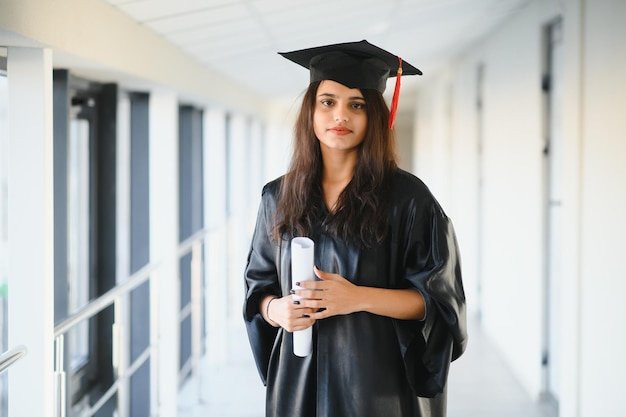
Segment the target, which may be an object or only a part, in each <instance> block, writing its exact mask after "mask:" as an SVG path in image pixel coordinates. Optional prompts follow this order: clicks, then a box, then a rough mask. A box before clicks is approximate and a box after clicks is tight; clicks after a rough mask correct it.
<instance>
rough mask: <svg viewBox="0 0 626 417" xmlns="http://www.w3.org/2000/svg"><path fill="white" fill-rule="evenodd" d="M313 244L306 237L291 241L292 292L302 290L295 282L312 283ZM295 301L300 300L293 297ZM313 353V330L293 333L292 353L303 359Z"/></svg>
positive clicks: (297, 297)
mask: <svg viewBox="0 0 626 417" xmlns="http://www.w3.org/2000/svg"><path fill="white" fill-rule="evenodd" d="M314 248H315V243H314V242H313V241H312V240H311V239H309V238H308V237H296V238H293V239H292V240H291V286H292V288H293V289H294V290H297V289H302V287H300V286H297V285H296V282H302V281H312V280H314V279H315V277H314V275H313V253H314ZM293 298H294V299H295V300H297V299H299V298H302V297H300V296H297V295H294V296H293ZM311 352H313V328H312V327H309V328H308V329H304V330H297V331H295V332H293V353H294V355H296V356H300V357H305V356H308V355H310V354H311Z"/></svg>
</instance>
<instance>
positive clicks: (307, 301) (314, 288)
mask: <svg viewBox="0 0 626 417" xmlns="http://www.w3.org/2000/svg"><path fill="white" fill-rule="evenodd" d="M314 272H315V275H317V277H318V278H320V279H321V281H304V282H301V283H300V287H303V288H305V289H304V290H295V294H296V295H299V296H302V297H303V299H302V300H300V302H301V305H302V306H305V307H310V308H311V309H312V310H314V312H312V313H311V314H310V316H311V317H312V318H314V319H323V318H326V317H331V316H337V315H343V314H350V313H354V312H356V311H362V310H363V309H364V306H363V305H362V304H361V303H360V302H361V300H362V297H361V296H360V295H361V290H362V288H363V287H359V286H357V285H354V284H353V283H351V282H350V281H348V280H347V279H345V278H344V277H342V276H341V275H339V274H331V273H329V272H324V271H321V270H319V269H317V267H315V268H314Z"/></svg>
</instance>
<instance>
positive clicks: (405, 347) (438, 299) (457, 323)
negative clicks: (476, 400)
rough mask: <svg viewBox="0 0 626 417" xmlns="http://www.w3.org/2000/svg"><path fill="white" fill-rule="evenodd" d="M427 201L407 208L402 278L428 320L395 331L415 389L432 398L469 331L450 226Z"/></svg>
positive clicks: (441, 389)
mask: <svg viewBox="0 0 626 417" xmlns="http://www.w3.org/2000/svg"><path fill="white" fill-rule="evenodd" d="M427 200H428V201H429V202H428V203H427V204H424V205H422V204H421V203H416V204H413V205H412V206H411V207H410V208H409V210H408V213H409V214H408V215H407V217H406V219H407V224H405V227H404V230H405V233H406V235H405V246H404V249H405V251H404V253H403V254H402V257H403V261H404V262H403V264H404V274H405V278H406V279H407V280H408V281H409V283H410V285H411V286H413V287H414V288H416V289H417V290H419V291H420V293H421V294H422V296H423V298H424V301H425V303H426V317H425V318H424V320H422V321H420V322H417V323H416V322H415V321H396V331H397V334H398V339H399V342H400V347H401V350H402V353H403V356H404V363H405V367H406V371H407V376H408V379H409V382H410V383H411V385H412V387H413V390H414V391H415V393H416V394H417V395H418V396H420V397H429V398H433V397H437V396H439V395H440V394H441V393H442V392H444V390H445V385H446V381H447V377H448V370H449V367H450V362H451V361H453V360H455V359H456V358H458V357H459V356H460V355H461V354H462V353H463V351H464V350H465V347H466V344H467V327H466V317H465V293H464V290H463V284H462V280H461V266H460V260H459V252H458V246H457V241H456V237H455V233H454V228H453V226H452V223H451V221H450V219H449V218H448V217H447V216H446V215H445V213H444V212H443V210H442V209H441V207H440V206H439V204H438V203H437V202H436V200H435V199H434V198H432V197H431V198H430V199H427ZM413 203H415V201H413ZM420 205H421V207H418V206H420Z"/></svg>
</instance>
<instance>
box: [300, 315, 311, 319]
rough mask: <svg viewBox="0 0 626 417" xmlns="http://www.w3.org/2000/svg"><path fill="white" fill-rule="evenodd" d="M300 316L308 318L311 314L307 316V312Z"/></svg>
mask: <svg viewBox="0 0 626 417" xmlns="http://www.w3.org/2000/svg"><path fill="white" fill-rule="evenodd" d="M302 317H304V318H305V319H308V318H310V317H311V316H309V315H308V314H303V315H302Z"/></svg>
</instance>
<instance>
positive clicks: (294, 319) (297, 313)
mask: <svg viewBox="0 0 626 417" xmlns="http://www.w3.org/2000/svg"><path fill="white" fill-rule="evenodd" d="M295 301H298V300H294V298H293V297H292V296H291V295H289V296H286V297H277V296H275V295H271V296H267V297H265V298H264V299H263V300H262V301H261V306H260V307H261V312H262V313H261V314H262V315H263V318H264V319H265V320H266V321H267V322H268V323H270V324H271V325H273V326H274V327H282V328H283V329H285V330H287V331H288V332H294V331H296V330H304V329H306V328H309V327H311V326H312V325H313V323H315V319H314V318H311V314H312V313H313V312H315V309H313V308H310V307H306V306H304V305H302V304H301V301H302V300H300V301H298V303H297V304H296V303H295ZM268 304H269V306H268Z"/></svg>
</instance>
